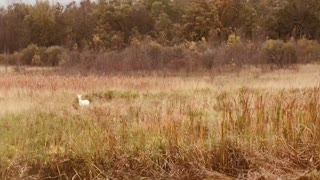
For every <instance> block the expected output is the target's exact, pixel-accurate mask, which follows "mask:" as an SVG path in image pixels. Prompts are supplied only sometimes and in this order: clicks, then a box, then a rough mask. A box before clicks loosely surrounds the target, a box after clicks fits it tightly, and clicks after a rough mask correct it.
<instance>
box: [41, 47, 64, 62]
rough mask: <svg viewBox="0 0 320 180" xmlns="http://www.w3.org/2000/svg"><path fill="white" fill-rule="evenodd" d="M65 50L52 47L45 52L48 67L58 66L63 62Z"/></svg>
mask: <svg viewBox="0 0 320 180" xmlns="http://www.w3.org/2000/svg"><path fill="white" fill-rule="evenodd" d="M62 53H63V48H62V47H60V46H51V47H49V48H48V49H47V50H46V51H45V57H46V62H45V64H46V65H50V66H57V65H59V63H60V61H61V54H62Z"/></svg>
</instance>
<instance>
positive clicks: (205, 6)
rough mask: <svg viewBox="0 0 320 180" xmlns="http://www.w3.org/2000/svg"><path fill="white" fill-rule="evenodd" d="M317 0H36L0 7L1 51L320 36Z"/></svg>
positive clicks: (216, 42) (121, 47)
mask: <svg viewBox="0 0 320 180" xmlns="http://www.w3.org/2000/svg"><path fill="white" fill-rule="evenodd" d="M319 27H320V1H318V0H109V1H106V0H99V1H90V0H82V1H81V2H80V3H79V4H77V3H75V2H72V3H69V4H68V5H65V6H64V5H61V4H59V3H56V4H54V5H52V4H50V3H49V2H48V1H47V2H43V1H38V2H37V3H36V4H34V5H30V4H24V3H15V4H12V5H10V6H8V7H6V8H2V9H0V53H4V52H9V53H13V52H14V51H19V50H21V49H23V48H25V47H27V46H28V45H30V44H36V45H38V46H39V47H50V46H63V47H65V48H68V49H83V48H89V49H100V50H101V49H123V48H125V47H127V46H128V45H130V43H131V42H132V40H133V39H144V38H146V37H148V38H152V39H153V40H154V41H156V42H157V43H159V44H161V45H164V46H174V45H177V44H181V43H185V42H197V41H204V40H205V41H207V42H210V43H211V44H212V45H219V44H221V43H224V42H226V41H227V40H228V37H229V35H230V34H236V35H237V36H239V37H241V39H242V40H248V41H249V40H250V41H256V40H266V38H269V39H282V40H288V39H289V38H291V37H293V38H296V39H299V38H301V37H304V38H307V39H314V40H319V38H320V28H319Z"/></svg>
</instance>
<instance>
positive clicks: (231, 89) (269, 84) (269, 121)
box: [0, 65, 320, 179]
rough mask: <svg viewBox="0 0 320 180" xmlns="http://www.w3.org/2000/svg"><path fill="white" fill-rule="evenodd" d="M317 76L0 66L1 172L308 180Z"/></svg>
mask: <svg viewBox="0 0 320 180" xmlns="http://www.w3.org/2000/svg"><path fill="white" fill-rule="evenodd" d="M319 80H320V66H319V65H304V66H298V67H296V68H295V69H290V70H277V71H265V70H264V71H262V70H261V69H259V68H247V69H245V70H242V71H238V72H237V73H225V74H214V73H204V74H202V75H199V74H195V75H186V74H185V75H176V76H174V75H170V76H168V75H164V74H160V73H149V74H139V75H132V76H131V75H130V76H129V75H113V76H111V75H108V76H107V75H106V76H86V77H83V76H67V75H64V76H62V75H60V76H59V75H52V74H51V73H50V74H46V75H44V74H42V73H14V72H10V73H2V74H1V76H0V134H1V138H0V154H1V156H0V179H45V178H49V179H108V178H109V179H277V178H280V179H308V178H309V179H319V178H320V176H319V172H318V170H320V156H319V155H320V147H319V145H320V144H319V142H320V114H319V112H320V91H319V90H320V86H319ZM76 94H83V96H84V97H85V98H87V99H89V100H90V101H91V105H90V107H89V108H79V107H78V104H77V97H76Z"/></svg>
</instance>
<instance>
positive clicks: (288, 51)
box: [263, 40, 297, 68]
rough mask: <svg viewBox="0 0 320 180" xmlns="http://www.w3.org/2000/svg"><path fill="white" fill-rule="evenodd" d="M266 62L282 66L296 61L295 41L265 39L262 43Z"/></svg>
mask: <svg viewBox="0 0 320 180" xmlns="http://www.w3.org/2000/svg"><path fill="white" fill-rule="evenodd" d="M263 49H264V51H265V55H266V59H267V63H272V64H275V65H277V66H278V67H280V68H282V67H285V66H288V65H291V64H293V63H296V62H297V54H296V50H295V43H294V42H293V41H289V42H287V43H285V42H284V41H282V40H267V41H266V42H265V43H264V46H263Z"/></svg>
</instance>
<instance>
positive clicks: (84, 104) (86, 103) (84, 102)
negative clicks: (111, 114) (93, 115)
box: [78, 94, 90, 107]
mask: <svg viewBox="0 0 320 180" xmlns="http://www.w3.org/2000/svg"><path fill="white" fill-rule="evenodd" d="M81 96H82V95H81V94H78V100H79V106H80V107H88V106H89V104H90V102H89V100H85V99H84V100H82V99H81Z"/></svg>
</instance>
